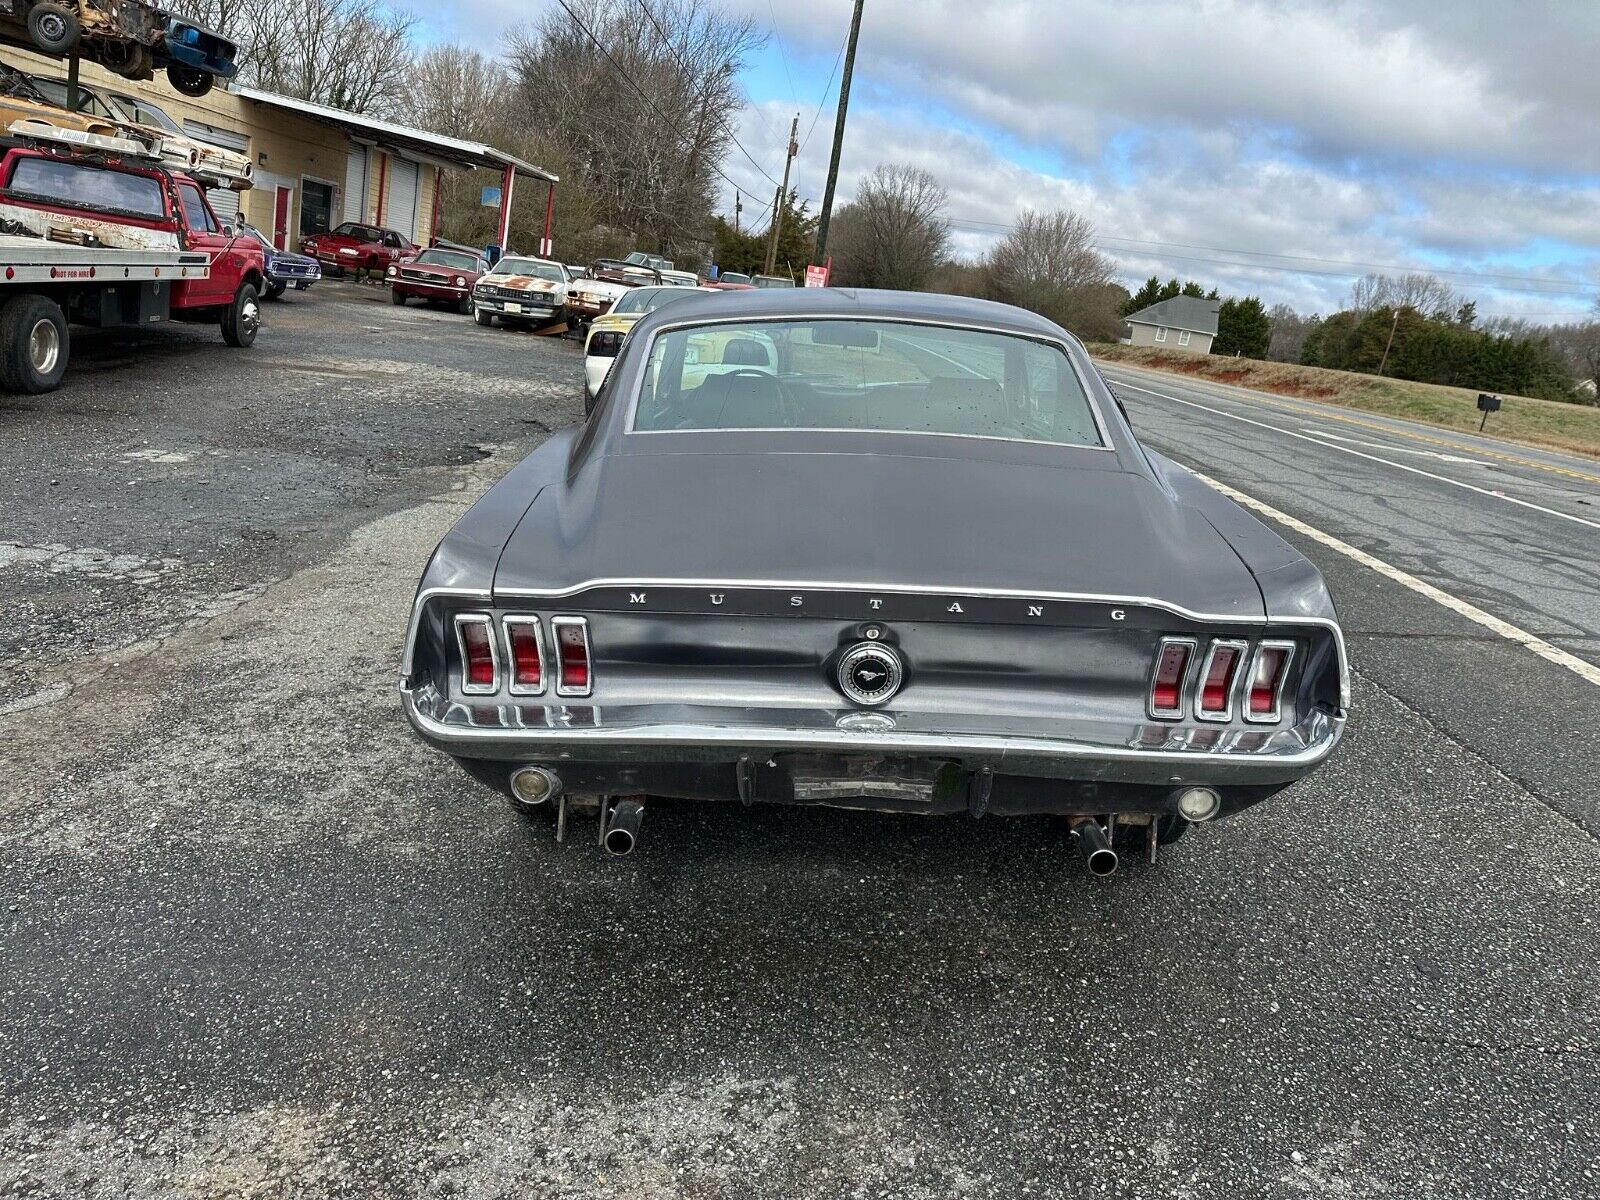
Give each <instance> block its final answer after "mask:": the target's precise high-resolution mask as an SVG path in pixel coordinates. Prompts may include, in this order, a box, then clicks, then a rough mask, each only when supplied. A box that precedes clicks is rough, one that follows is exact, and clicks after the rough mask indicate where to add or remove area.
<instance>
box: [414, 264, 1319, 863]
mask: <svg viewBox="0 0 1600 1200" xmlns="http://www.w3.org/2000/svg"><path fill="white" fill-rule="evenodd" d="M774 349H775V350H776V355H777V364H776V366H777V369H776V370H775V371H774V370H770V369H766V368H763V367H761V366H758V365H756V364H757V363H758V362H760V361H762V360H764V359H765V358H766V357H767V355H768V354H769V352H771V351H772V350H774ZM746 364H749V365H746ZM405 645H406V649H405V652H404V660H403V663H402V667H401V691H402V696H403V699H404V708H405V711H406V713H407V716H408V718H409V720H410V722H411V724H412V726H413V727H414V729H415V730H416V732H417V733H418V734H419V735H420V736H421V737H422V738H423V739H424V740H426V741H427V742H428V743H430V744H432V745H433V746H435V747H437V748H439V749H441V750H443V751H445V752H446V753H447V754H449V755H451V756H453V757H454V758H455V759H456V760H457V761H458V762H459V763H460V764H461V765H462V766H463V767H465V768H466V769H467V770H468V771H470V772H471V773H472V774H473V775H474V776H475V777H477V778H478V779H480V780H482V781H484V782H487V783H489V784H490V785H492V786H494V787H495V788H498V789H500V790H501V791H503V792H505V793H506V794H508V795H509V796H510V797H512V799H513V800H514V801H515V802H516V803H517V804H518V805H519V806H520V807H521V808H522V809H523V810H524V811H526V812H529V813H539V812H542V811H548V810H550V809H554V810H555V813H556V822H557V833H558V836H560V834H561V833H563V832H564V830H565V826H566V820H567V818H568V817H569V815H570V814H571V812H572V811H574V810H582V811H593V812H596V813H597V814H598V816H599V819H600V822H601V825H600V837H601V841H602V843H603V844H604V845H605V846H606V848H607V849H608V850H610V851H612V852H613V853H627V852H628V851H630V850H631V849H632V848H633V846H634V844H635V842H636V840H637V838H638V835H639V831H640V823H641V821H642V819H643V815H644V811H645V809H644V805H645V799H644V797H645V796H647V795H648V796H651V797H670V798H686V799H695V800H735V799H737V800H740V801H743V802H744V803H746V804H755V803H766V802H786V803H799V804H836V805H842V806H846V807H850V808H865V809H877V810H883V811H892V812H914V813H967V814H970V815H972V816H974V817H981V816H983V815H985V814H997V815H998V814H1022V813H1048V814H1056V815H1058V816H1060V817H1061V818H1063V819H1064V821H1065V823H1066V824H1067V826H1068V827H1069V828H1070V829H1071V830H1072V832H1073V834H1074V835H1075V838H1076V840H1077V842H1078V843H1079V845H1080V846H1081V847H1082V848H1083V850H1084V852H1085V854H1086V856H1087V859H1088V865H1089V867H1090V869H1091V870H1092V871H1094V872H1096V873H1101V874H1103V873H1107V872H1109V871H1111V870H1113V869H1115V867H1116V864H1117V853H1116V847H1118V846H1126V847H1130V848H1139V849H1143V850H1144V851H1145V852H1146V853H1148V854H1149V855H1151V856H1154V854H1155V851H1156V847H1157V845H1158V844H1160V843H1163V842H1168V841H1171V840H1173V839H1174V838H1176V837H1177V836H1178V835H1179V834H1181V833H1182V832H1183V831H1184V830H1185V829H1186V828H1187V827H1188V825H1189V824H1191V823H1196V822H1203V821H1209V820H1212V819H1214V818H1216V817H1218V816H1221V815H1225V814H1230V813H1235V812H1237V811H1239V810H1240V809H1243V808H1245V807H1247V806H1249V805H1252V804H1255V803H1256V802H1258V801H1260V800H1263V799H1265V798H1266V797H1268V796H1271V795H1272V794H1274V793H1275V792H1278V791H1280V790H1281V789H1282V788H1284V787H1286V786H1288V785H1289V784H1291V783H1293V782H1294V781H1296V780H1298V779H1300V778H1302V777H1303V776H1304V775H1306V774H1307V773H1308V772H1310V771H1311V770H1312V769H1313V768H1314V767H1316V766H1317V765H1318V764H1319V763H1321V762H1322V761H1323V760H1324V759H1325V758H1326V757H1327V756H1328V754H1329V753H1330V752H1331V751H1332V750H1333V748H1334V745H1335V743H1336V742H1337V741H1338V739H1339V736H1340V733H1341V731H1342V729H1343V726H1344V721H1345V712H1346V708H1347V705H1348V671H1347V667H1346V660H1345V653H1344V642H1343V637H1342V635H1341V633H1340V628H1339V624H1338V621H1337V618H1336V615H1335V612H1334V608H1333V604H1332V602H1331V600H1330V598H1329V595H1328V591H1327V589H1326V587H1325V586H1324V584H1323V581H1322V578H1321V576H1320V575H1319V574H1318V573H1317V570H1316V568H1315V567H1314V566H1312V564H1311V563H1310V562H1309V561H1307V560H1306V559H1305V558H1304V557H1303V556H1302V555H1301V554H1300V553H1299V552H1298V551H1297V550H1295V549H1294V548H1293V547H1292V546H1290V545H1289V544H1288V543H1287V542H1285V541H1283V540H1282V539H1281V538H1279V537H1278V536H1277V535H1276V534H1274V533H1273V532H1271V531H1270V530H1268V529H1267V528H1266V527H1264V526H1263V525H1262V524H1261V523H1260V522H1258V521H1257V520H1256V519H1255V518H1254V517H1253V516H1251V515H1250V514H1249V513H1248V512H1246V511H1244V510H1243V509H1242V508H1240V507H1239V506H1237V505H1235V504H1234V503H1232V502H1231V501H1229V500H1227V499H1226V498H1224V497H1223V496H1221V495H1220V494H1219V493H1217V492H1216V491H1214V490H1213V489H1211V488H1210V487H1208V486H1207V485H1206V484H1204V483H1203V482H1201V481H1200V480H1199V479H1198V478H1196V477H1195V476H1194V475H1193V474H1191V473H1190V472H1189V471H1187V470H1185V469H1184V468H1182V467H1180V466H1179V465H1178V464H1176V463H1174V462H1172V461H1170V460H1168V459H1166V458H1163V457H1161V456H1160V455H1158V454H1155V453H1153V452H1151V451H1149V450H1147V449H1145V448H1143V447H1141V446H1140V444H1139V443H1138V441H1137V440H1136V439H1135V436H1134V432H1133V429H1132V427H1131V426H1130V425H1129V423H1128V420H1127V418H1126V415H1125V414H1124V413H1123V412H1122V411H1121V408H1120V406H1119V404H1118V403H1117V401H1116V400H1115V398H1114V397H1113V396H1112V394H1111V392H1110V391H1109V390H1108V389H1107V388H1106V386H1105V384H1104V382H1103V381H1102V380H1101V378H1100V376H1099V375H1098V374H1097V372H1096V371H1095V368H1094V366H1093V364H1092V363H1091V361H1090V359H1089V357H1088V355H1087V354H1086V353H1085V351H1084V349H1083V347H1082V346H1081V345H1080V344H1079V343H1078V342H1077V340H1076V339H1074V338H1073V337H1072V336H1071V335H1069V334H1067V333H1066V332H1064V331H1063V330H1061V329H1060V328H1058V327H1057V326H1055V325H1053V324H1051V323H1050V322H1049V321H1047V320H1045V319H1044V318H1042V317H1039V316H1037V315H1035V314H1033V313H1029V312H1024V311H1022V310H1020V309H1016V308H1011V307H1009V306H1004V305H998V304H992V303H988V302H985V301H979V300H972V299H965V298H959V297H951V296H937V295H924V294H911V293H895V292H870V291H861V292H851V291H842V290H836V289H821V288H817V289H785V290H774V291H771V292H751V293H747V294H744V295H741V296H740V297H739V298H738V299H737V301H735V302H730V301H729V299H728V298H727V297H725V296H712V295H709V294H706V293H695V294H691V295H688V296H686V297H684V298H683V299H682V300H680V301H677V302H675V303H673V304H670V305H668V306H666V307H664V308H662V309H660V310H658V311H657V312H654V313H652V314H650V315H649V316H647V317H645V318H644V319H643V320H641V321H640V322H639V324H638V325H637V326H635V328H634V330H633V332H632V334H631V335H630V336H629V337H628V338H627V340H626V341H625V342H624V343H623V345H622V351H621V354H620V355H619V356H618V358H617V361H616V363H615V365H614V366H613V368H612V370H611V374H610V377H609V378H608V379H607V381H606V384H605V387H604V388H602V389H601V392H600V396H599V401H598V403H597V404H596V405H595V408H594V412H593V415H592V416H591V417H590V418H589V420H588V421H587V422H586V423H585V424H584V425H583V426H581V427H579V428H575V429H571V430H566V431H563V432H560V433H557V434H555V435H554V436H552V437H551V438H550V439H548V440H547V441H546V442H545V443H544V444H543V445H542V446H540V447H539V448H538V449H537V450H535V451H534V452H533V453H532V454H531V455H530V456H528V457H527V458H526V459H525V460H523V461H522V462H521V463H520V464H518V465H517V466H515V467H513V468H512V469H511V471H510V472H508V473H507V474H506V475H505V476H504V477H503V478H502V479H501V480H500V482H499V483H497V484H496V485H495V486H493V487H492V488H490V489H489V491H488V492H487V493H486V494H485V495H484V496H483V497H482V498H481V499H480V500H479V501H478V502H477V504H476V505H474V506H473V507H472V509H470V510H469V511H468V512H467V514H466V515H465V516H464V517H463V518H462V519H461V520H460V521H459V522H458V523H457V525H456V527H455V528H454V529H453V530H452V531H451V532H450V533H449V534H448V535H447V536H446V537H445V539H444V540H443V541H442V542H441V543H440V545H439V547H438V548H437V549H436V550H435V552H434V554H433V557H432V559H431V561H430V562H429V563H428V566H427V568H426V570H425V571H424V573H423V576H422V580H421V584H420V587H419V589H418V591H417V595H416V599H415V603H414V606H413V609H412V615H411V621H410V626H409V630H408V634H407V637H406V643H405ZM651 803H654V801H651Z"/></svg>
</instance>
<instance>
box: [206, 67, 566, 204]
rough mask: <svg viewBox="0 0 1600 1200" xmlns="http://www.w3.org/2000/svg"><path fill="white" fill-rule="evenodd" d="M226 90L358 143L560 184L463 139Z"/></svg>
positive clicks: (241, 89) (237, 88) (272, 95)
mask: <svg viewBox="0 0 1600 1200" xmlns="http://www.w3.org/2000/svg"><path fill="white" fill-rule="evenodd" d="M228 90H229V91H230V92H232V93H233V94H234V95H236V96H239V97H240V98H242V99H245V100H253V101H255V102H256V103H257V104H266V105H269V106H270V107H272V108H281V109H284V110H285V111H288V112H294V113H299V114H300V115H301V116H303V117H310V118H311V119H312V120H314V121H321V122H323V123H324V124H327V125H333V126H335V127H337V128H339V129H343V130H344V131H345V132H346V133H348V134H349V135H350V136H351V137H353V138H355V139H357V140H358V141H367V142H371V143H373V144H374V145H377V146H379V147H383V148H392V149H395V150H398V151H400V152H401V153H402V154H404V153H411V154H416V155H421V156H424V157H427V158H433V159H440V160H443V161H444V162H447V163H449V164H451V165H453V166H458V167H494V168H496V169H500V170H503V169H505V168H506V167H511V168H513V169H515V171H516V172H517V174H518V175H524V176H527V177H529V178H531V179H543V180H545V181H547V182H549V183H559V182H560V177H559V176H557V175H555V174H553V173H552V172H550V171H546V170H545V169H544V168H543V167H536V166H534V165H533V164H532V163H529V162H524V161H523V160H522V159H520V158H517V157H515V156H514V155H511V154H507V153H506V152H505V151H504V150H496V149H495V148H494V147H493V146H487V145H485V144H484V143H482V142H469V141H466V140H465V139H462V138H453V137H446V136H445V135H444V134H442V133H429V132H428V131H427V130H426V129H413V128H411V127H410V126H409V125H396V124H395V123H394V122H393V121H383V120H379V119H378V118H377V117H369V116H365V115H363V114H361V113H353V112H345V111H344V110H343V109H339V108H329V107H328V106H327V105H326V104H314V103H312V102H311V101H310V100H297V99H295V98H294V97H293V96H280V95H278V94H277V93H276V92H263V91H258V90H257V89H256V88H253V87H245V86H244V85H242V84H233V85H231V86H230V87H229V88H228Z"/></svg>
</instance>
